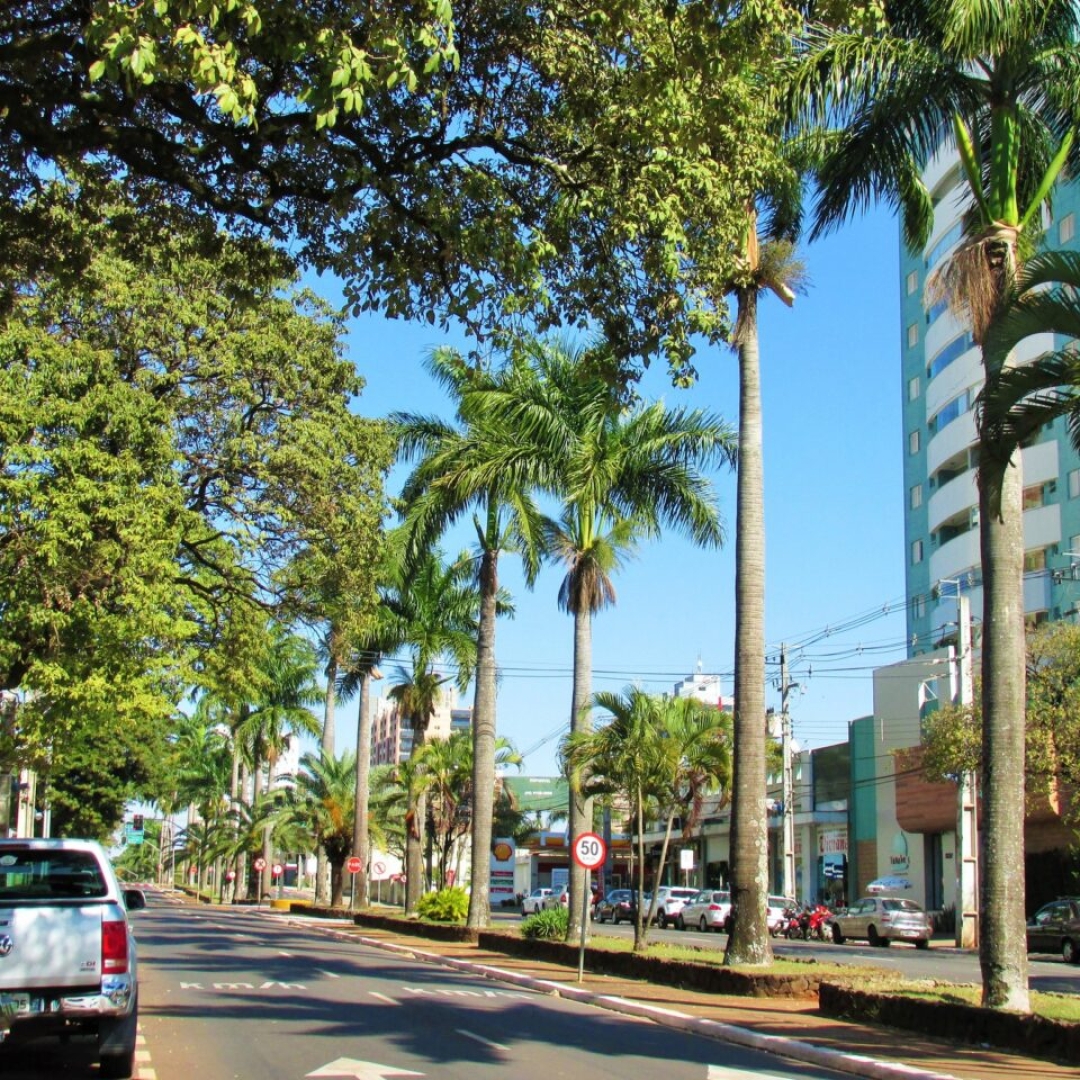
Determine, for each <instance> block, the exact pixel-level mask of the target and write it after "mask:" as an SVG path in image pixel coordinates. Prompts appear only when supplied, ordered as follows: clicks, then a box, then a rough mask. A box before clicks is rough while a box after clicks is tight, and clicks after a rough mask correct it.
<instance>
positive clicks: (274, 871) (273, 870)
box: [270, 862, 285, 877]
mask: <svg viewBox="0 0 1080 1080" xmlns="http://www.w3.org/2000/svg"><path fill="white" fill-rule="evenodd" d="M284 872H285V867H284V866H282V865H281V863H279V862H276V863H274V865H273V866H271V867H270V875H271V877H281V875H282V874H283V873H284Z"/></svg>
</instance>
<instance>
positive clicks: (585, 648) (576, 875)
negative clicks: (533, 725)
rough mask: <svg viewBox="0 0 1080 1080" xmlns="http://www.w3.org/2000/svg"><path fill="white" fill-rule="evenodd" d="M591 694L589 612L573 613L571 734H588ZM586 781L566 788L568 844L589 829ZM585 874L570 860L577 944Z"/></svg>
mask: <svg viewBox="0 0 1080 1080" xmlns="http://www.w3.org/2000/svg"><path fill="white" fill-rule="evenodd" d="M591 694H592V612H591V611H589V610H588V609H587V608H586V609H585V610H584V611H575V612H574V692H573V699H572V702H571V707H570V730H571V731H572V732H578V731H591V730H592V713H591V712H590V711H589V698H590V696H591ZM585 779H586V777H584V776H581V777H578V778H577V782H576V783H575V782H574V781H573V780H572V781H571V784H570V822H569V825H568V831H569V840H570V844H571V845H573V843H574V840H575V839H576V838H577V837H578V836H580V835H581V834H582V833H586V832H589V830H590V829H591V828H592V799H586V798H585V797H584V795H583V794H582V790H581V784H582V783H584V781H585ZM585 878H586V873H585V870H584V869H583V868H582V867H580V866H578V864H577V863H576V862H574V861H573V859H571V860H570V895H569V900H570V911H569V915H570V921H569V924H568V926H567V931H566V940H567V941H580V940H581V930H582V926H581V901H582V898H583V896H584V894H585Z"/></svg>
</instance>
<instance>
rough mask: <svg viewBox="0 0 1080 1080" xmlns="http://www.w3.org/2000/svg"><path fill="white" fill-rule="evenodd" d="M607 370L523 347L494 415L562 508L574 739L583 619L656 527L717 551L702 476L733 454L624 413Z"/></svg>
mask: <svg viewBox="0 0 1080 1080" xmlns="http://www.w3.org/2000/svg"><path fill="white" fill-rule="evenodd" d="M611 366H612V357H611V356H610V355H609V353H608V351H607V350H606V349H605V348H604V347H603V345H593V346H591V347H589V348H583V349H578V348H574V347H571V346H569V345H566V344H560V343H557V342H542V341H534V342H528V343H526V344H525V345H524V346H523V348H522V350H521V354H520V356H518V357H517V358H516V364H515V366H514V368H513V371H514V380H513V381H512V382H511V383H510V384H509V385H508V387H507V390H506V393H505V395H504V400H503V402H502V404H501V405H500V406H499V407H498V410H497V411H498V413H499V415H500V417H501V423H502V424H503V425H504V426H506V427H507V428H508V429H509V430H512V431H514V433H515V436H516V438H518V439H519V440H521V441H523V442H529V443H532V444H534V445H536V446H537V447H539V448H540V449H541V450H542V451H543V454H544V457H545V459H546V466H545V474H544V475H543V476H542V477H541V483H542V487H543V488H544V490H546V491H548V492H550V493H551V494H553V495H555V496H556V497H557V498H558V499H559V500H560V501H561V502H562V504H563V511H562V514H561V516H560V517H559V518H557V519H556V518H548V519H546V521H545V524H544V529H545V535H546V539H547V548H548V550H549V551H551V552H552V553H553V554H554V555H555V556H556V557H557V558H558V559H560V561H562V563H563V564H564V566H565V567H566V574H565V576H564V578H563V580H562V583H561V585H560V588H559V605H560V607H562V608H563V610H565V611H567V612H569V613H570V614H571V615H572V616H573V618H574V661H573V664H574V674H573V692H572V700H571V712H570V730H571V732H572V733H577V732H583V731H588V730H590V729H591V726H592V723H591V717H590V712H589V699H590V694H591V681H592V617H593V615H594V614H595V613H596V612H598V611H601V610H602V609H603V608H604V607H607V606H609V605H611V604H613V603H614V602H615V588H614V585H613V584H612V581H611V575H612V573H613V572H614V571H615V570H616V569H618V568H619V567H620V566H621V565H622V561H623V560H624V559H625V558H626V557H627V555H628V554H629V553H630V552H631V551H632V550H633V548H634V545H635V544H636V542H637V541H638V540H640V539H643V538H646V537H652V536H655V535H657V534H659V532H660V530H661V527H662V526H663V525H670V526H672V527H674V528H676V529H678V530H680V531H681V532H683V533H685V534H686V535H688V536H689V537H690V538H691V539H692V540H694V541H695V542H696V543H699V544H714V545H718V544H720V543H721V542H722V540H723V529H722V528H721V524H720V517H719V512H718V510H717V507H716V502H715V497H714V494H713V489H712V484H711V482H710V480H709V479H708V477H706V476H705V475H704V473H703V472H702V471H701V470H702V469H703V468H705V467H707V466H709V465H712V464H715V463H717V462H719V461H727V462H731V461H733V459H734V455H735V441H734V436H733V433H732V431H731V429H730V427H729V426H728V425H727V424H725V423H724V422H723V421H721V420H720V419H719V418H717V417H715V416H713V415H711V414H709V413H705V412H703V411H701V410H695V411H692V412H691V411H687V410H684V409H667V408H665V406H664V405H663V404H660V403H655V404H652V405H639V406H637V407H634V408H628V407H626V406H625V404H624V402H623V401H622V400H621V399H620V396H619V393H618V391H617V390H616V389H615V388H613V387H612V385H611V384H610V382H609V381H608V380H607V379H605V378H604V376H603V372H604V371H605V370H610V369H611ZM492 412H493V413H494V412H496V409H495V408H494V407H493V409H492ZM584 778H585V777H584V775H583V774H582V775H581V779H584ZM591 826H592V811H591V806H589V805H588V803H587V801H586V799H585V798H584V796H583V793H582V791H581V790H580V789H575V788H573V787H572V788H571V802H570V824H569V829H570V835H571V838H573V837H576V836H578V835H580V834H581V833H582V832H586V831H588V830H589V829H590V828H591ZM584 888H585V871H584V870H582V869H581V868H580V867H578V866H576V864H575V865H573V866H572V867H571V871H570V925H569V930H568V933H569V934H570V935H571V937H572V936H573V935H575V934H579V933H580V930H581V906H582V905H581V900H582V898H583V890H584Z"/></svg>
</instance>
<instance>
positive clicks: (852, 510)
mask: <svg viewBox="0 0 1080 1080" xmlns="http://www.w3.org/2000/svg"><path fill="white" fill-rule="evenodd" d="M801 254H802V257H803V259H804V261H805V263H806V265H807V270H808V272H809V277H810V287H809V291H808V293H807V295H805V296H800V297H799V298H798V300H797V301H796V303H795V307H794V308H793V309H792V310H788V309H787V308H785V307H784V306H783V305H782V304H781V303H780V302H779V301H777V300H776V299H775V298H772V297H770V298H768V299H767V300H766V301H765V302H764V303H763V305H762V308H761V363H762V399H763V415H764V442H765V528H766V544H767V554H766V579H767V584H766V636H767V641H768V643H769V646H770V649H771V656H772V657H774V658H775V656H776V655H778V649H779V646H780V644H781V643H786V644H787V646H788V658H789V666H790V668H791V676H792V678H793V679H795V680H796V681H798V683H799V684H800V685H799V689H798V690H797V692H796V693H795V694H794V695H793V696H792V698H791V701H790V707H791V713H792V719H793V728H794V734H795V738H796V739H797V740H798V741H799V742H800V743H801V744H802V745H803V746H810V747H817V746H827V745H829V744H831V743H834V742H840V741H842V740H844V739H845V738H846V737H847V724H848V723H849V722H850V721H851V720H853V719H855V718H857V717H859V716H864V715H866V714H867V713H869V712H870V711H871V710H872V704H873V697H872V681H871V674H872V671H873V669H874V668H875V667H877V666H881V665H883V664H887V663H891V662H894V661H896V660H899V659H901V658H902V657H903V656H904V634H905V625H904V599H903V594H904V534H903V500H904V490H903V478H902V465H903V457H902V454H903V445H904V443H903V432H902V431H901V420H900V415H901V413H900V406H901V373H900V357H899V348H900V328H899V323H900V315H899V295H900V287H899V238H898V230H897V227H896V223H895V220H894V218H893V216H892V214H891V213H890V212H888V211H886V210H883V209H877V210H875V211H873V212H871V213H870V214H868V215H866V216H865V217H861V218H858V219H856V220H854V221H853V222H851V223H850V224H849V225H847V226H845V227H844V228H843V229H842V230H841V231H839V232H837V233H836V234H835V235H833V236H831V237H828V238H826V239H825V240H821V241H818V242H817V243H815V244H812V245H809V246H806V247H805V248H804V249H803V251H802V253H801ZM316 288H319V289H320V291H322V292H324V293H326V294H327V295H328V299H331V300H336V299H337V298H336V297H335V296H334V295H332V293H333V292H334V290H333V289H332V288H330V287H329V283H322V285H319V284H316ZM447 341H449V342H450V343H451V344H462V345H464V339H463V338H458V339H456V340H455V339H453V338H450V339H447V338H445V337H443V336H441V335H440V334H439V333H438V332H437V331H436V330H433V329H432V328H431V327H428V326H419V325H413V324H405V323H401V322H395V321H390V320H385V319H381V318H377V317H367V318H364V319H363V320H354V321H353V322H351V323H350V330H349V336H348V341H347V345H348V350H349V353H350V355H351V357H352V359H353V360H354V362H355V364H356V366H357V369H358V371H359V372H360V374H361V375H362V376H363V378H364V379H365V381H366V387H365V390H364V392H363V395H362V397H361V399H360V403H359V409H360V411H361V412H363V413H364V414H365V415H369V416H385V415H386V414H387V413H389V412H391V411H393V410H398V409H400V410H407V411H410V412H424V413H434V414H437V415H441V416H443V417H444V418H446V419H448V420H449V419H451V418H452V407H451V406H450V404H449V403H448V402H447V401H446V399H445V397H444V396H443V395H442V392H441V391H440V390H439V388H438V387H437V386H436V385H435V384H434V382H433V381H432V380H431V378H430V377H429V376H428V374H427V372H426V371H425V370H424V366H423V361H424V357H425V356H426V354H427V353H428V352H429V351H430V350H431V348H433V347H434V346H437V345H439V344H443V343H446V342H447ZM696 366H697V368H698V372H699V381H698V383H697V385H696V386H695V387H693V388H692V389H690V390H677V389H675V388H673V387H672V386H671V385H670V382H669V381H668V379H667V378H666V374H665V372H664V371H663V370H662V369H661V368H662V365H661V366H660V367H656V368H654V369H653V370H651V371H650V372H649V373H648V374H647V376H646V378H645V379H644V381H643V383H642V391H643V394H644V395H645V396H646V397H648V398H650V399H653V398H656V397H663V398H664V399H665V400H666V401H668V402H669V403H671V404H676V403H685V404H687V405H689V406H691V407H702V408H707V409H711V410H714V411H716V412H718V413H720V414H721V415H722V416H724V417H725V418H726V419H728V420H729V421H730V422H731V423H732V425H733V426H734V424H735V423H736V421H737V419H738V411H737V409H738V371H737V364H736V361H735V357H734V355H733V354H732V353H731V352H730V351H729V350H727V349H726V348H713V349H708V350H703V351H701V352H699V354H698V357H697V360H696ZM403 475H404V474H403V473H402V472H401V471H400V470H399V471H397V472H395V474H394V475H393V476H392V478H391V487H392V488H393V486H394V484H395V483H400V479H401V477H402V476H403ZM716 486H717V493H718V497H719V501H720V506H721V511H722V514H723V515H724V519H725V521H726V523H727V528H728V530H729V543H728V544H727V545H726V546H725V547H724V549H722V550H720V551H715V550H713V551H702V550H697V549H695V548H694V547H693V546H691V545H690V544H688V543H687V542H686V541H684V540H683V539H682V538H681V537H679V536H678V535H676V534H672V533H668V534H665V535H664V536H663V537H662V538H661V539H660V540H658V541H655V542H653V543H652V544H650V545H647V546H643V547H642V548H640V549H639V551H638V554H637V557H636V558H635V559H634V560H633V561H632V562H630V563H629V564H628V565H627V566H626V567H625V569H624V570H623V571H622V572H621V574H620V575H619V576H618V577H617V578H616V580H615V586H616V589H617V590H618V603H617V605H616V606H615V607H614V608H611V609H608V610H605V611H603V612H601V613H600V614H599V615H597V616H596V618H595V620H594V622H593V667H594V677H593V689H594V690H600V689H605V690H615V691H619V690H622V689H623V688H624V687H626V686H628V685H631V684H637V685H640V686H642V687H643V688H645V689H647V690H650V691H656V692H659V691H670V690H671V689H672V687H673V685H674V684H675V683H676V682H679V681H681V680H682V679H683V678H684V677H685V676H687V675H690V674H692V673H693V672H694V671H695V668H696V666H697V664H698V662H699V661H700V663H701V666H702V670H704V671H705V672H711V673H717V674H720V675H721V677H722V680H723V684H724V690H725V695H730V694H731V672H732V667H733V660H734V617H733V612H734V575H735V563H734V543H733V541H734V526H735V520H734V514H735V476H734V474H732V473H730V472H728V471H726V470H724V471H722V472H720V473H718V474H717V475H716ZM467 544H468V535H467V534H465V533H462V534H455V535H454V536H451V537H448V538H447V541H446V545H445V546H446V550H447V551H448V552H456V551H457V550H459V549H460V548H461V547H462V546H465V545H467ZM501 568H502V569H501V577H502V582H503V584H504V585H505V586H506V587H507V588H509V589H510V590H511V592H512V593H513V595H514V600H515V604H516V608H517V614H516V617H515V618H514V619H513V620H503V621H501V622H500V624H499V627H498V638H497V656H498V659H499V664H500V668H501V670H502V678H501V682H500V689H499V698H498V724H499V731H500V733H501V734H503V735H505V736H506V737H507V738H509V739H511V740H512V741H513V743H514V744H515V745H516V747H517V748H518V749H519V750H520V751H522V752H523V753H525V754H526V760H525V770H526V772H527V773H529V774H532V775H548V774H552V773H554V772H555V771H556V753H557V746H558V740H559V738H560V737H561V735H562V734H563V733H564V732H565V731H566V730H567V729H568V726H569V716H570V692H571V681H570V669H571V657H572V620H571V618H570V616H569V615H566V614H563V613H562V612H560V611H559V609H558V607H557V604H556V595H557V591H558V587H559V582H560V580H561V577H562V574H561V570H560V569H559V568H558V567H555V566H552V567H549V568H546V569H545V570H543V571H542V572H541V574H540V578H539V580H538V582H537V584H536V587H535V589H534V590H533V592H532V593H530V592H528V591H527V590H526V589H525V588H524V586H523V584H522V582H521V577H520V573H519V572H518V567H517V565H516V560H515V558H514V557H513V556H504V557H503V559H502V560H501ZM389 670H392V665H386V667H385V668H384V671H389ZM769 672H770V674H771V675H775V674H776V673H777V668H776V667H775V665H770V667H769ZM382 685H383V686H384V687H385V684H382ZM463 700H464V701H465V703H469V702H471V692H470V695H466V697H465V698H464V699H463ZM768 701H769V704H770V705H774V706H777V707H779V704H780V696H779V693H778V691H777V690H775V689H774V688H772V687H770V690H769V695H768ZM355 725H356V706H355V704H352V705H347V706H344V707H341V708H339V710H338V721H337V745H338V747H339V749H341V748H344V747H346V746H354V745H355V737H356V736H355Z"/></svg>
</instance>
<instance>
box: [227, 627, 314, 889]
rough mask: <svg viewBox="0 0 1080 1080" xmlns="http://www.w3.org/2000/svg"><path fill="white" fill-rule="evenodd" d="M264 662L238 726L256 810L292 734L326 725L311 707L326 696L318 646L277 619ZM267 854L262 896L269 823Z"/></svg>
mask: <svg viewBox="0 0 1080 1080" xmlns="http://www.w3.org/2000/svg"><path fill="white" fill-rule="evenodd" d="M260 668H261V673H262V676H263V680H262V687H261V689H260V690H259V691H258V696H257V697H255V699H254V700H252V701H251V702H249V703H247V706H246V708H245V709H244V710H243V712H242V716H241V720H240V722H239V723H238V724H237V725H236V727H235V728H234V732H233V735H234V738H235V739H236V740H237V742H238V744H239V745H240V746H241V748H242V752H243V754H244V756H245V758H246V760H247V763H248V767H249V770H250V773H251V776H252V781H253V785H254V788H253V793H252V804H253V805H252V808H253V811H255V813H256V814H257V813H258V803H259V802H260V800H261V799H264V798H266V797H267V796H268V795H269V793H270V790H271V784H272V778H273V770H274V765H275V764H276V763H277V760H278V757H279V756H280V755H281V753H282V751H283V750H285V749H286V748H287V746H288V745H289V742H290V740H292V739H293V738H296V737H297V736H300V735H308V736H311V737H313V738H314V737H317V736H318V735H319V734H320V731H321V726H320V724H319V722H318V720H317V719H316V718H315V715H314V714H313V713H312V712H311V709H312V708H313V707H314V706H316V705H318V704H320V702H322V701H323V694H322V690H321V689H320V687H319V683H318V668H319V665H318V659H317V656H316V653H315V648H314V646H313V645H312V644H311V642H309V641H308V640H307V639H306V638H302V637H300V636H299V635H297V634H293V633H291V632H290V631H288V630H286V629H285V628H283V627H281V626H279V625H278V624H272V625H271V627H270V634H269V647H268V649H267V651H266V654H265V655H264V657H263V660H262V663H261V665H260ZM264 773H265V780H264V782H263V783H262V786H261V788H260V780H261V779H262V777H263V775H264ZM262 857H263V860H264V863H265V865H264V867H263V870H262V873H261V876H260V880H259V886H258V887H259V895H260V896H262V895H264V894H266V893H269V891H270V885H271V875H270V865H271V863H272V862H273V851H272V830H271V828H270V826H269V825H268V826H267V827H266V829H265V830H264V833H263V852H262Z"/></svg>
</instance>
